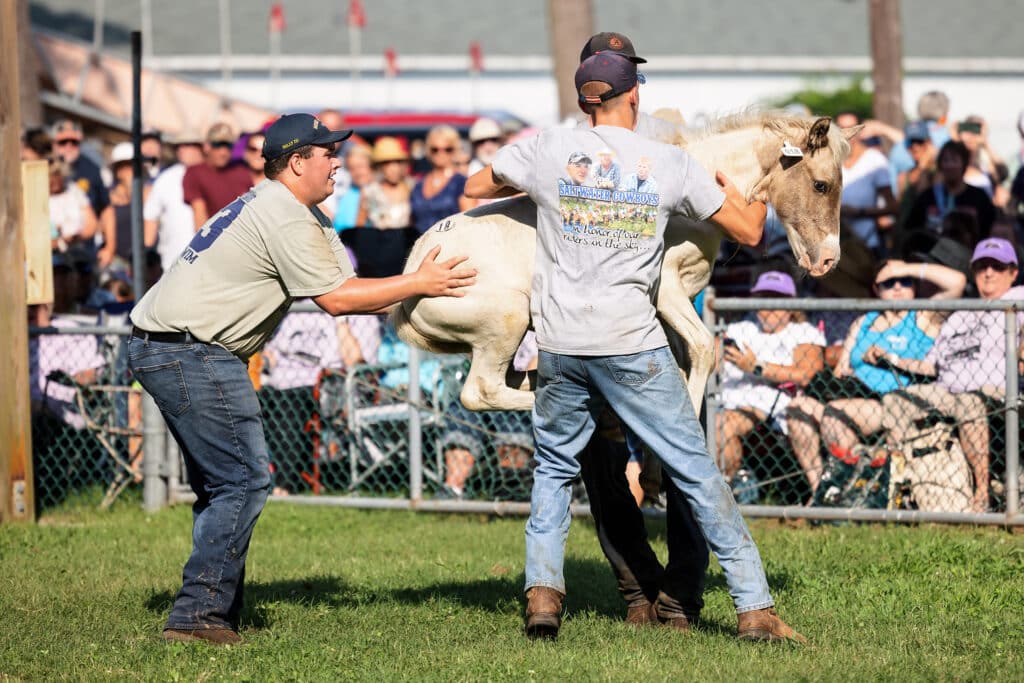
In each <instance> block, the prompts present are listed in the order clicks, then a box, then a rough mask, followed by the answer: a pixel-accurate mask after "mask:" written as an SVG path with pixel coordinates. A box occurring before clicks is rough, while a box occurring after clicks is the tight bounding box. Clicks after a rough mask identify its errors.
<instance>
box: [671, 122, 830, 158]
mask: <svg viewBox="0 0 1024 683" xmlns="http://www.w3.org/2000/svg"><path fill="white" fill-rule="evenodd" d="M817 118H818V117H815V116H795V115H793V114H790V113H788V112H785V111H779V110H767V111H764V110H750V111H742V112H739V113H736V114H728V115H726V116H721V117H718V118H715V119H710V120H709V121H707V123H705V124H704V126H703V127H700V128H696V129H694V128H688V129H687V130H686V131H685V133H684V137H685V140H686V144H690V143H693V142H698V141H701V140H706V139H708V138H710V137H712V136H714V135H720V134H722V133H729V132H732V131H737V130H744V129H746V128H761V129H764V130H770V131H772V132H774V133H777V134H779V135H780V136H782V137H785V136H787V135H793V134H794V130H793V129H794V128H797V129H799V130H800V131H803V132H805V133H806V132H807V131H809V130H810V129H811V126H812V125H813V124H814V122H815V121H816V120H817ZM794 142H796V141H795V140H794ZM828 145H829V148H830V149H831V151H832V156H833V158H834V159H835V161H836V166H837V167H838V166H840V165H841V163H842V161H841V160H842V159H844V158H846V156H847V155H848V154H849V153H850V147H849V143H847V141H846V138H844V137H843V135H842V134H841V133H839V132H838V127H837V126H835V124H834V123H833V125H832V126H831V127H830V130H829V136H828Z"/></svg>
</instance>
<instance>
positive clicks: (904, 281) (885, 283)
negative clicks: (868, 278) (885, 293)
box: [875, 277, 914, 290]
mask: <svg viewBox="0 0 1024 683" xmlns="http://www.w3.org/2000/svg"><path fill="white" fill-rule="evenodd" d="M896 285H899V286H900V287H902V288H903V289H910V288H911V287H913V286H914V278H912V277H891V278H889V279H888V280H882V281H881V282H876V283H875V286H876V287H878V289H880V290H887V289H892V288H893V287H895V286H896Z"/></svg>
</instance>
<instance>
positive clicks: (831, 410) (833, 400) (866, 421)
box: [787, 260, 966, 493]
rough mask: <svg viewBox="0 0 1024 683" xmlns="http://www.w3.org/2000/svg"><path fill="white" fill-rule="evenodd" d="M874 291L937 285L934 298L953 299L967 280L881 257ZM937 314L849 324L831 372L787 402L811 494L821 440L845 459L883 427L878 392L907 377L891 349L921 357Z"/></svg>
mask: <svg viewBox="0 0 1024 683" xmlns="http://www.w3.org/2000/svg"><path fill="white" fill-rule="evenodd" d="M873 283H874V284H873V285H872V289H873V291H874V294H875V296H877V297H878V298H879V299H880V300H882V301H895V300H909V299H913V298H915V296H916V295H917V291H918V288H919V287H920V285H921V284H922V283H923V284H926V285H929V286H931V287H933V288H934V289H935V290H936V291H935V294H933V295H932V296H931V297H930V298H932V299H956V298H958V297H960V296H961V295H962V294H963V291H964V286H965V284H966V278H965V277H964V275H963V274H962V273H960V272H958V271H956V270H954V269H952V268H947V267H945V266H942V265H939V264H935V263H932V264H928V263H920V264H918V263H906V262H905V261H898V260H890V261H883V262H882V263H881V264H880V266H879V268H878V272H877V273H876V274H875V276H874V280H873ZM941 323H942V315H941V314H940V313H937V312H932V311H883V312H878V311H873V312H870V313H866V314H864V315H862V316H860V317H859V318H857V320H855V321H854V322H853V324H852V325H851V326H850V329H849V332H848V333H847V335H846V340H845V341H844V342H843V347H842V350H841V351H840V354H839V362H838V364H837V365H836V368H835V371H834V372H829V371H828V370H823V371H822V372H821V373H819V374H817V375H815V376H814V378H812V380H811V381H810V382H809V383H808V386H807V388H806V390H805V391H804V394H803V395H801V396H797V397H795V398H793V400H792V401H791V402H790V403H789V406H788V408H787V417H788V424H789V442H790V444H791V445H792V447H793V453H794V454H796V457H797V461H798V462H799V463H800V466H801V467H802V468H803V471H804V475H805V476H806V477H807V482H808V484H810V487H811V492H812V493H813V492H814V491H816V490H817V488H818V484H819V482H820V481H821V473H822V467H823V463H822V458H821V443H822V440H824V443H825V444H826V446H827V448H828V450H829V452H830V453H832V454H833V455H834V456H835V457H837V458H840V459H842V460H844V461H848V460H849V459H850V458H851V457H852V456H853V453H854V450H855V449H856V447H857V446H858V445H862V444H864V442H865V441H866V440H867V436H868V435H870V434H873V433H875V432H877V431H878V430H879V429H881V427H882V404H881V399H882V396H883V395H885V394H887V393H889V392H890V391H893V390H895V389H898V388H900V387H905V386H907V385H909V384H910V383H911V382H912V381H913V379H912V377H911V376H910V375H908V374H907V373H905V372H900V371H898V370H895V369H894V368H893V367H892V365H891V363H890V362H889V355H890V354H893V355H896V356H899V357H900V358H906V359H918V360H920V359H922V358H924V356H925V354H926V353H927V352H928V350H929V349H931V347H932V343H933V342H934V341H935V337H936V335H938V333H939V325H940V324H941Z"/></svg>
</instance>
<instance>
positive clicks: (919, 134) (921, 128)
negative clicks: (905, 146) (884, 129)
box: [903, 121, 932, 142]
mask: <svg viewBox="0 0 1024 683" xmlns="http://www.w3.org/2000/svg"><path fill="white" fill-rule="evenodd" d="M903 134H904V136H905V137H906V139H907V142H910V141H911V140H920V141H922V142H924V141H927V140H931V139H932V136H931V134H930V133H929V132H928V122H927V121H911V122H910V123H908V124H907V127H906V128H904V129H903Z"/></svg>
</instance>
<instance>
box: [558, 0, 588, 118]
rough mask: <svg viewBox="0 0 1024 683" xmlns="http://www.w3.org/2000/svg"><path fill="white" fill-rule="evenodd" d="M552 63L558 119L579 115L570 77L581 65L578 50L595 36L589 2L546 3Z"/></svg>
mask: <svg viewBox="0 0 1024 683" xmlns="http://www.w3.org/2000/svg"><path fill="white" fill-rule="evenodd" d="M548 20H549V27H548V28H549V31H548V32H549V35H550V37H551V60H552V62H553V66H554V76H555V84H556V85H557V87H558V116H559V118H560V119H565V117H567V116H572V115H574V114H578V113H579V112H580V109H579V107H578V106H577V104H576V86H575V84H574V82H573V78H574V76H575V75H576V67H578V66H579V65H580V50H581V49H582V48H583V44H584V43H585V42H587V39H588V38H590V36H592V35H594V6H593V2H592V0H548Z"/></svg>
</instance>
